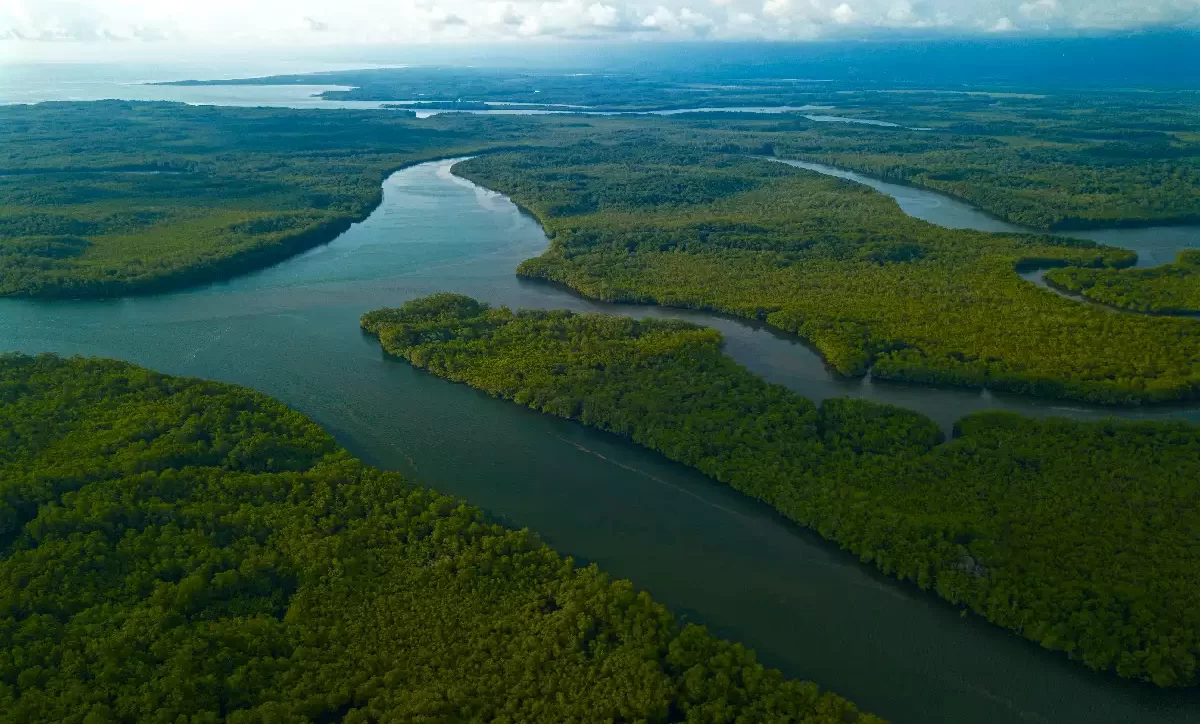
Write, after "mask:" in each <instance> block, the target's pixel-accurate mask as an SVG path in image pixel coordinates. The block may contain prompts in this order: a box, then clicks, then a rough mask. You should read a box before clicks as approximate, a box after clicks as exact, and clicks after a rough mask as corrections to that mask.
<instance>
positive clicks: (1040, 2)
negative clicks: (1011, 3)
mask: <svg viewBox="0 0 1200 724" xmlns="http://www.w3.org/2000/svg"><path fill="white" fill-rule="evenodd" d="M1058 11H1059V7H1058V0H1034V1H1033V2H1024V3H1021V4H1020V5H1019V6H1018V7H1017V12H1019V13H1021V15H1023V16H1025V17H1027V18H1045V17H1049V16H1051V15H1054V14H1055V13H1057V12H1058Z"/></svg>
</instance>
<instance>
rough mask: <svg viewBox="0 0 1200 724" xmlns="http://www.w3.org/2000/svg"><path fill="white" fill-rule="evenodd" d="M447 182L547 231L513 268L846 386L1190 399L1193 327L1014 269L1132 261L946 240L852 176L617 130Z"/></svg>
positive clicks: (1030, 245)
mask: <svg viewBox="0 0 1200 724" xmlns="http://www.w3.org/2000/svg"><path fill="white" fill-rule="evenodd" d="M454 170H455V172H456V173H458V174H460V175H462V176H464V177H466V178H468V179H471V180H473V181H475V182H477V183H479V184H481V185H484V186H486V187H488V188H492V189H496V190H498V191H501V192H503V193H505V194H507V195H509V196H510V197H511V198H512V199H513V200H514V201H516V202H517V203H518V204H520V205H521V206H523V207H525V208H527V209H529V210H530V211H531V212H532V213H533V214H534V215H535V216H536V217H537V218H538V220H539V221H540V222H541V223H542V225H543V226H544V227H545V229H546V231H547V233H548V234H549V236H550V238H551V245H550V248H549V250H548V251H547V252H546V253H545V254H543V255H542V256H541V257H538V258H535V259H531V260H529V261H527V262H525V263H524V264H522V265H521V267H520V268H519V270H518V271H519V273H521V274H523V275H525V276H529V277H534V278H540V279H546V280H550V281H554V282H560V283H563V284H566V285H567V286H569V287H571V288H572V289H575V290H577V291H579V292H580V293H582V294H584V295H586V296H589V297H595V298H598V299H603V300H607V301H626V302H641V303H656V304H663V305H667V306H678V307H691V308H697V309H705V310H715V311H720V312H725V313H729V314H735V315H738V316H742V317H748V318H751V319H760V320H763V321H766V322H767V323H769V324H771V325H773V326H775V327H778V328H780V329H783V330H785V331H788V332H793V333H795V334H798V335H800V336H802V337H804V338H805V339H807V340H809V341H811V342H812V343H813V344H814V345H815V346H816V347H817V349H818V350H820V352H821V353H822V354H823V355H824V357H825V359H826V360H827V362H828V364H829V365H830V366H831V367H833V368H834V369H835V370H837V371H838V372H839V373H841V374H844V375H862V374H864V373H866V372H867V371H868V370H869V371H870V373H871V375H872V377H874V378H876V379H887V380H902V381H906V382H917V383H933V384H945V385H961V386H971V387H987V388H991V389H1000V390H1008V391H1012V392H1018V393H1023V394H1032V395H1038V396H1044V397H1058V398H1068V399H1077V400H1084V401H1088V402H1094V403H1106V404H1128V403H1142V402H1162V401H1169V400H1191V399H1196V397H1197V395H1200V325H1198V324H1197V323H1196V322H1195V321H1194V320H1186V319H1170V318H1149V317H1145V316H1140V315H1114V314H1111V313H1108V312H1106V311H1104V310H1100V309H1094V308H1090V307H1089V306H1087V305H1084V304H1080V303H1078V302H1076V301H1073V300H1069V299H1063V298H1061V297H1059V296H1057V295H1054V294H1051V293H1048V292H1046V291H1045V290H1041V289H1038V288H1036V287H1035V286H1034V285H1032V284H1030V283H1028V282H1026V281H1024V280H1022V279H1021V278H1020V277H1019V276H1018V275H1017V274H1016V272H1015V270H1016V269H1022V268H1029V267H1044V266H1062V265H1072V266H1077V267H1095V268H1098V269H1101V270H1114V269H1116V268H1119V267H1123V266H1127V265H1129V264H1131V263H1133V261H1134V257H1133V255H1132V254H1131V253H1130V252H1128V251H1125V250H1122V249H1116V248H1112V247H1104V246H1098V245H1096V244H1094V243H1092V242H1088V241H1078V240H1073V239H1068V238H1064V237H1054V236H1046V235H1032V234H1028V235H1026V234H991V233H983V232H973V231H965V230H951V229H945V228H941V227H938V226H935V225H932V224H928V223H926V222H923V221H920V220H917V219H913V218H911V217H909V216H907V215H906V214H904V213H903V212H902V211H901V210H900V209H899V208H898V207H897V206H896V204H895V203H894V202H893V201H892V200H890V199H888V198H887V197H885V196H883V195H882V194H879V193H876V192H875V191H873V190H870V189H868V188H866V187H864V186H861V185H858V184H854V183H850V182H847V181H842V180H838V179H832V178H829V177H827V176H823V175H820V174H817V173H814V172H809V171H804V170H800V169H795V168H792V167H788V166H784V165H782V164H777V163H772V162H769V161H765V160H757V159H751V158H745V157H742V156H741V155H733V154H727V153H715V152H707V151H702V150H696V149H695V148H693V147H690V146H688V145H686V144H681V145H675V146H672V145H668V144H666V143H665V142H659V143H652V142H650V141H649V140H647V141H646V142H638V141H636V140H634V139H632V138H628V137H627V139H626V142H625V143H621V144H616V143H597V142H583V143H580V144H575V145H566V146H563V147H562V148H558V149H541V150H529V151H525V152H519V153H516V152H513V153H496V154H489V155H485V156H479V157H476V158H474V159H471V160H469V161H465V162H462V163H459V164H456V165H455V167H454ZM1117 273H1124V272H1117Z"/></svg>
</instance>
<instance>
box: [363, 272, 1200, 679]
mask: <svg viewBox="0 0 1200 724" xmlns="http://www.w3.org/2000/svg"><path fill="white" fill-rule="evenodd" d="M362 325H363V327H364V328H365V329H367V330H368V331H370V332H372V333H374V334H376V335H378V336H379V338H380V340H381V342H382V345H383V347H384V349H385V350H387V351H388V352H389V353H391V354H393V355H397V356H400V357H403V358H404V359H406V360H408V361H410V362H411V363H412V364H414V365H416V366H419V367H423V368H425V369H428V370H429V371H431V372H433V373H434V374H437V375H440V376H443V377H447V378H449V379H452V380H456V381H462V382H466V383H468V384H470V385H471V386H473V387H477V388H479V389H481V390H484V391H486V392H488V393H489V394H492V395H496V396H499V397H504V398H507V399H511V400H514V401H516V402H518V403H521V404H524V405H528V406H530V407H532V408H534V409H536V410H540V411H543V412H547V413H550V414H555V415H560V416H563V417H569V418H572V419H576V420H579V421H580V422H582V423H584V424H587V425H591V426H594V427H598V428H600V429H603V430H607V431H610V432H613V433H616V434H618V435H622V436H624V437H627V438H629V439H631V440H634V441H636V442H638V443H640V444H642V445H645V446H647V447H650V448H653V449H655V450H658V451H660V452H662V453H663V454H665V455H667V456H668V457H670V458H671V459H673V460H677V461H679V462H682V463H685V464H688V465H691V466H694V467H696V468H698V469H700V470H701V471H703V472H705V473H706V474H708V475H710V476H712V477H714V478H716V479H717V480H720V481H722V482H725V483H728V484H730V485H732V486H733V487H735V488H737V489H738V490H740V491H742V492H745V493H747V494H749V495H753V496H755V497H757V498H760V499H762V500H764V501H766V502H768V503H770V504H771V505H773V506H774V507H775V508H777V509H778V510H779V511H780V512H782V513H784V514H785V515H787V516H788V517H790V518H792V519H793V520H795V521H797V522H799V523H801V524H803V525H806V526H809V527H811V528H813V529H814V530H816V531H818V532H819V533H820V534H821V535H823V536H825V537H826V538H828V539H830V540H833V541H836V542H837V543H838V544H839V545H841V546H843V547H844V548H846V549H848V550H850V551H852V552H853V553H855V554H856V555H858V556H859V557H860V558H861V559H862V560H863V561H868V562H873V563H874V564H875V565H876V566H878V567H879V569H880V570H882V571H884V572H885V573H888V574H890V575H894V576H896V577H898V578H902V579H907V580H910V581H913V582H915V583H916V584H917V585H919V586H920V587H921V588H925V589H932V590H934V591H936V592H937V593H938V594H939V595H940V596H942V597H943V598H945V599H946V600H948V601H950V602H953V603H955V604H959V605H962V606H964V607H967V608H969V609H971V610H973V611H975V612H977V613H979V614H980V615H982V616H984V617H986V618H987V619H988V620H990V621H993V622H995V623H997V624H999V625H1001V626H1005V627H1007V628H1010V629H1012V630H1014V631H1017V632H1019V633H1020V634H1022V635H1023V636H1025V637H1027V638H1029V639H1032V640H1033V641H1036V642H1038V643H1040V644H1041V645H1043V646H1045V647H1047V648H1051V649H1056V650H1061V651H1064V652H1066V653H1067V654H1068V655H1069V656H1070V657H1071V658H1073V659H1075V660H1078V661H1081V662H1082V663H1083V664H1085V665H1086V666H1089V667H1091V668H1094V669H1100V670H1112V671H1115V672H1117V673H1118V674H1120V675H1121V676H1126V677H1131V678H1138V679H1145V680H1148V681H1152V682H1154V683H1156V684H1159V685H1162V686H1185V685H1193V684H1196V683H1197V681H1198V672H1197V656H1200V548H1198V547H1197V545H1196V534H1197V531H1198V530H1200V429H1198V428H1196V427H1195V426H1191V425H1187V424H1183V423H1123V422H1115V421H1108V422H1097V423H1078V422H1073V421H1069V420H1062V419H1048V420H1033V419H1028V418H1023V417H1020V416H1017V415H1012V414H1007V413H983V414H978V415H973V416H970V417H968V418H965V419H964V420H962V421H961V422H960V423H959V425H958V426H957V429H956V431H955V438H954V439H953V440H952V441H950V442H949V443H946V444H938V443H939V442H940V434H939V432H938V429H937V426H936V425H935V424H934V422H933V421H932V420H929V419H927V418H925V417H923V416H921V415H919V414H917V413H914V412H910V411H907V410H902V409H899V408H894V407H890V406H884V405H877V404H873V403H869V402H863V401H859V400H848V399H834V400H827V401H826V402H825V403H824V404H823V405H821V406H820V407H819V408H817V407H815V406H814V405H813V404H812V403H811V402H809V401H808V400H805V399H804V398H801V397H799V396H797V395H796V394H794V393H792V392H791V391H789V390H787V389H785V388H783V387H780V386H778V385H771V384H768V383H766V382H764V381H763V380H761V379H760V378H758V377H756V376H755V375H752V374H751V373H749V372H747V371H746V370H745V369H744V368H742V367H740V366H738V365H737V364H735V363H734V362H733V361H732V360H731V359H729V358H728V357H726V356H725V355H724V354H722V352H721V351H720V344H721V339H720V335H719V334H718V333H717V332H715V331H714V330H711V329H705V328H700V327H695V326H692V325H689V324H685V323H681V322H665V321H650V320H647V321H634V320H631V319H626V318H616V317H609V316H602V315H576V314H572V313H569V312H541V311H522V312H519V313H513V312H511V311H509V310H508V309H506V308H501V309H487V308H485V307H482V306H479V305H477V304H476V303H474V302H473V301H471V300H468V299H466V298H464V297H459V296H457V295H438V296H436V297H430V298H426V299H423V300H418V301H416V302H410V303H409V305H406V306H404V307H401V308H399V309H392V310H381V311H378V312H371V313H369V314H366V315H364V316H363V319H362Z"/></svg>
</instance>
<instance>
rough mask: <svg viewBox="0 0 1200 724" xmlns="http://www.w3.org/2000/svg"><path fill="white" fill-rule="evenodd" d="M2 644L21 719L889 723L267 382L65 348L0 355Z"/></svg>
mask: <svg viewBox="0 0 1200 724" xmlns="http://www.w3.org/2000/svg"><path fill="white" fill-rule="evenodd" d="M0 652H2V653H0V711H3V712H4V713H5V716H6V717H7V718H9V719H11V720H12V721H20V722H29V723H34V722H47V723H48V722H60V721H69V720H73V719H77V720H80V721H89V722H91V721H116V720H120V719H124V720H130V721H134V720H136V721H159V720H170V721H175V720H177V719H189V720H192V721H218V720H224V719H226V718H231V719H233V720H237V721H242V720H245V721H249V720H254V721H262V720H270V721H335V720H336V721H344V722H347V723H351V722H353V723H358V724H365V723H366V722H372V721H381V720H413V719H436V720H438V721H452V720H453V721H459V720H470V721H495V722H545V724H558V723H559V722H564V721H615V720H621V721H645V722H661V723H663V724H665V723H666V722H675V721H683V720H685V719H686V720H687V721H703V722H714V723H716V722H733V721H735V720H738V721H742V720H750V721H789V722H802V723H805V724H846V723H848V722H857V723H858V724H883V721H882V720H881V719H879V718H877V717H875V716H872V715H869V714H862V713H860V712H858V710H857V709H856V708H855V707H854V705H853V704H851V703H849V702H847V701H846V700H845V699H842V698H841V697H839V696H836V695H834V694H831V693H825V692H821V691H820V690H819V689H818V688H817V686H816V685H814V684H811V683H808V682H800V681H794V680H788V679H785V678H784V677H783V676H782V675H781V674H780V673H779V672H778V671H775V670H772V669H768V668H765V667H764V666H762V665H761V664H759V663H757V662H756V660H755V657H754V653H753V652H751V651H747V650H746V649H745V648H743V647H742V646H740V645H738V644H731V643H729V642H727V641H723V640H720V639H717V638H716V637H714V636H712V635H711V634H709V633H708V632H707V631H706V630H705V629H704V628H703V627H700V626H696V625H694V624H686V625H683V624H680V623H679V622H678V621H677V620H676V619H675V617H674V616H673V615H672V614H671V613H670V612H669V611H667V610H666V609H665V608H664V607H663V606H661V605H659V604H658V603H656V602H655V601H653V600H652V599H651V598H650V597H649V596H648V595H647V594H646V593H644V592H638V591H636V590H635V589H634V588H633V586H632V585H631V584H630V583H629V582H628V581H613V580H611V579H609V578H608V577H607V576H606V575H604V574H603V573H601V572H600V571H599V570H598V569H597V568H596V567H595V566H587V567H578V566H576V565H575V563H574V562H573V561H572V560H571V559H569V558H563V557H561V556H559V555H558V553H556V552H555V551H554V550H552V549H551V548H549V547H548V546H546V545H545V544H544V543H542V542H541V541H539V540H538V538H537V537H536V536H535V535H534V534H532V533H530V532H529V531H527V530H521V531H517V530H513V529H509V528H505V527H502V526H500V525H497V524H495V523H493V522H491V521H489V520H488V519H487V518H486V516H485V515H484V514H483V512H482V511H480V510H479V509H478V508H475V507H472V506H470V505H469V504H467V503H465V502H463V501H462V500H459V499H457V498H453V497H451V496H447V495H441V494H439V493H437V492H434V491H432V490H428V489H425V488H419V487H416V486H413V485H411V484H410V483H408V482H406V481H405V480H403V479H402V478H401V477H400V476H399V475H397V474H396V473H391V472H385V471H382V470H379V469H376V468H373V467H369V466H366V465H364V464H363V463H361V462H360V461H358V460H356V459H355V458H353V457H351V456H350V455H349V454H348V453H347V452H346V451H345V450H343V449H341V448H339V447H338V446H337V445H336V443H335V442H334V441H333V439H332V438H331V437H330V436H329V435H328V434H327V433H325V432H324V431H323V430H321V429H320V428H319V427H317V425H315V424H314V423H313V422H312V421H311V420H309V419H307V418H305V417H304V416H302V415H300V414H298V413H296V412H293V411H291V410H289V409H287V408H286V407H285V406H284V405H282V404H280V403H278V402H276V401H274V400H272V399H271V398H268V397H266V396H265V395H262V394H260V393H256V392H252V391H250V390H246V389H244V388H239V387H235V386H232V385H225V384H219V383H215V382H208V381H204V380H196V379H186V378H179V377H169V376H166V375H162V374H158V373H155V372H151V371H149V370H146V369H143V368H140V367H136V366H134V365H130V364H127V363H122V362H116V361H110V360H97V359H82V358H72V359H62V358H58V357H54V356H51V355H43V356H39V357H28V356H22V355H0ZM533 674H536V675H533ZM531 675H533V678H531Z"/></svg>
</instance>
